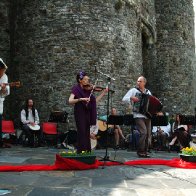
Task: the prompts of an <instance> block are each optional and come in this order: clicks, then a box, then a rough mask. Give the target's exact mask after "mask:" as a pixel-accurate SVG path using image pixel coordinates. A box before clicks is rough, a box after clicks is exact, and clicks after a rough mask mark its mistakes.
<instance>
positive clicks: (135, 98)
mask: <svg viewBox="0 0 196 196" xmlns="http://www.w3.org/2000/svg"><path fill="white" fill-rule="evenodd" d="M130 99H131V101H133V102H138V101H139V99H138V98H137V97H131V98H130Z"/></svg>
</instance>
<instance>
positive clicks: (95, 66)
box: [94, 65, 97, 73]
mask: <svg viewBox="0 0 196 196" xmlns="http://www.w3.org/2000/svg"><path fill="white" fill-rule="evenodd" d="M94 68H95V73H97V65H94Z"/></svg>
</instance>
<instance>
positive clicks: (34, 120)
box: [21, 99, 41, 146]
mask: <svg viewBox="0 0 196 196" xmlns="http://www.w3.org/2000/svg"><path fill="white" fill-rule="evenodd" d="M21 123H22V130H23V131H24V133H25V135H26V137H27V138H28V144H29V146H34V136H33V131H34V130H35V131H36V134H37V137H38V145H40V140H41V131H40V126H38V125H39V116H38V112H37V109H35V107H34V103H33V100H32V99H27V100H26V105H25V107H24V109H22V111H21Z"/></svg>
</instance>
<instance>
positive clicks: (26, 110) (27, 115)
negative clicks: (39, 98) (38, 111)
mask: <svg viewBox="0 0 196 196" xmlns="http://www.w3.org/2000/svg"><path fill="white" fill-rule="evenodd" d="M29 100H32V99H30V98H29V99H27V100H26V102H25V107H24V110H25V113H26V119H28V117H29V111H28V105H29ZM32 114H33V117H34V119H35V107H34V101H33V106H32Z"/></svg>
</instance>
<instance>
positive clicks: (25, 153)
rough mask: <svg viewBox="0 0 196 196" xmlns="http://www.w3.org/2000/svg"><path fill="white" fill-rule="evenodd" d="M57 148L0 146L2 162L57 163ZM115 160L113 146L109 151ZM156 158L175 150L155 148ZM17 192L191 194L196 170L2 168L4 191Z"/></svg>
mask: <svg viewBox="0 0 196 196" xmlns="http://www.w3.org/2000/svg"><path fill="white" fill-rule="evenodd" d="M59 151H60V150H58V149H55V148H47V147H42V148H23V147H20V146H14V147H12V148H9V149H0V165H4V164H14V165H17V164H19V165H20V164H36V163H37V164H53V163H54V161H55V154H56V153H58V152H59ZM95 154H96V155H97V157H98V158H99V157H101V156H102V157H104V156H105V150H95ZM107 154H108V155H109V157H110V159H111V160H113V158H114V156H115V151H114V150H113V149H108V153H107ZM151 156H152V158H163V159H171V158H174V157H178V154H177V153H175V152H172V153H168V152H162V151H161V152H152V153H151ZM135 159H138V157H137V156H136V153H135V152H133V151H130V152H128V151H127V150H118V151H117V152H116V160H118V161H127V160H135ZM5 190H8V191H10V193H8V194H7V195H14V196H23V195H27V196H40V195H44V196H55V195H71V196H92V195H94V196H102V195H103V196H121V195H122V196H126V195H127V196H128V195H133V196H134V195H138V196H139V195H142V196H149V195H161V196H167V195H168V196H172V195H175V196H176V195H178V196H181V195H187V196H189V195H190V196H193V195H195V194H196V170H194V169H192V170H191V169H179V168H171V167H166V166H141V165H140V166H139V165H138V166H112V167H104V168H102V167H101V168H99V169H94V170H85V171H43V172H40V171H39V172H1V173H0V195H2V192H3V191H5Z"/></svg>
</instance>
